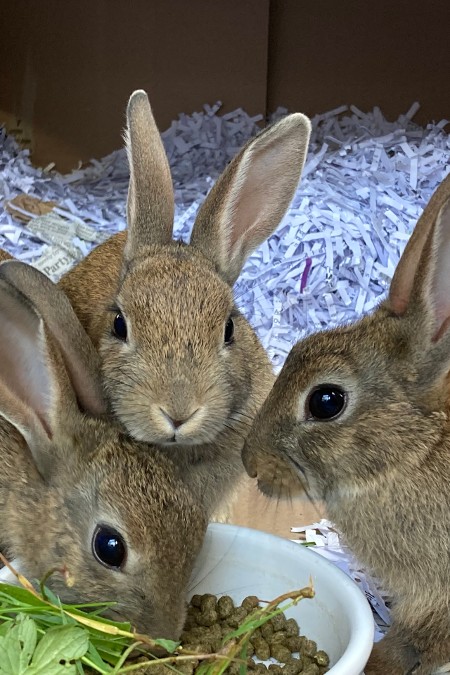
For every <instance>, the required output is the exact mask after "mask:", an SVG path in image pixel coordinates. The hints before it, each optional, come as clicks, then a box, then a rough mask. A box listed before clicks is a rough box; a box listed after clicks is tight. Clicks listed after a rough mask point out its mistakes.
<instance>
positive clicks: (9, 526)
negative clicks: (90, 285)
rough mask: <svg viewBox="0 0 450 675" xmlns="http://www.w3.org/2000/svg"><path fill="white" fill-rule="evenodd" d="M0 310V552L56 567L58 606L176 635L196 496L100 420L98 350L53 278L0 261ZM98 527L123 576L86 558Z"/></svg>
mask: <svg viewBox="0 0 450 675" xmlns="http://www.w3.org/2000/svg"><path fill="white" fill-rule="evenodd" d="M20 271H22V272H23V274H20V273H19V272H20ZM13 277H15V278H16V280H17V284H15V283H14V282H13V280H12V278H13ZM27 287H29V288H30V293H29V294H27V293H26V290H25V289H26V288H27ZM51 287H53V288H51ZM62 311H64V312H66V321H65V324H64V328H62V327H61V326H58V325H57V320H58V319H59V318H60V316H59V315H60V314H61V312H62ZM71 312H72V313H71ZM0 313H1V317H2V321H1V322H0V415H1V416H2V419H1V421H0V447H1V453H0V456H1V461H0V464H1V467H0V514H1V518H0V548H1V549H2V550H4V551H5V552H6V553H7V554H8V556H9V557H10V558H11V559H12V560H13V563H14V564H15V565H16V566H17V567H18V569H19V571H20V572H22V573H23V574H25V575H26V576H27V577H28V578H30V579H34V578H42V577H43V575H44V574H46V573H47V572H48V571H50V570H51V569H53V568H57V569H58V570H59V572H57V573H56V574H55V575H53V576H52V577H51V578H50V579H49V581H48V583H49V585H50V587H51V588H52V589H53V590H54V591H56V592H57V593H59V594H60V596H61V598H62V600H63V601H66V602H71V603H79V602H99V601H108V600H109V601H112V600H115V601H117V603H118V604H117V606H116V607H115V608H113V609H112V610H111V616H112V617H113V618H116V617H117V615H118V616H120V617H123V618H125V619H126V620H129V621H131V622H132V624H133V625H134V626H135V627H136V628H137V630H138V631H141V632H146V633H149V634H152V635H153V636H155V637H157V636H164V637H167V638H174V639H176V638H177V637H178V636H179V634H180V631H181V628H182V626H183V623H184V618H185V594H186V590H187V585H188V582H189V578H190V575H191V572H192V569H193V565H194V562H195V559H196V556H197V554H198V552H199V550H200V547H201V544H202V541H203V536H204V533H205V529H206V524H207V519H208V518H207V516H208V513H207V510H206V508H205V507H204V504H203V496H202V495H201V493H197V494H193V491H192V489H190V488H189V487H188V486H187V485H186V484H185V482H184V480H183V477H182V476H181V475H180V471H179V468H178V467H177V466H176V465H175V463H173V462H171V461H170V459H168V458H167V457H164V456H163V455H162V454H161V453H160V452H158V450H156V449H154V448H149V447H148V446H146V445H144V444H143V443H138V442H136V441H132V440H130V439H128V438H127V437H125V436H124V435H123V433H122V432H121V429H120V428H119V427H118V425H117V424H115V423H113V422H112V421H108V420H107V419H101V418H99V417H98V416H97V413H98V411H99V410H102V409H104V408H105V404H104V401H102V400H101V392H100V390H99V389H98V386H97V385H98V372H97V370H98V368H99V359H98V355H97V353H96V352H95V350H94V348H93V346H92V345H91V344H90V343H89V339H88V337H87V336H86V334H84V333H83V332H82V330H81V327H80V326H78V328H77V344H78V350H75V348H74V347H73V345H71V339H72V337H73V334H74V332H73V331H74V328H76V326H75V324H76V317H75V315H74V314H73V311H72V310H71V308H70V305H69V304H68V302H67V301H66V300H65V299H64V297H63V294H62V292H61V291H59V290H58V289H57V288H56V287H55V286H53V285H52V284H51V282H50V281H49V280H47V279H46V278H45V277H43V275H41V274H40V273H39V272H38V271H37V270H34V269H32V268H27V266H25V265H23V264H22V263H16V262H13V263H10V262H5V263H3V264H2V265H1V266H0ZM43 317H44V318H43ZM64 331H67V332H68V336H65V335H64ZM68 345H69V347H70V348H68ZM71 349H72V351H71ZM77 367H78V372H77ZM75 373H77V374H76V375H75ZM85 387H86V388H87V389H89V391H90V392H91V396H90V397H86V396H85V394H84V393H83V391H82V389H83V388H85ZM95 397H97V398H98V400H94V398H95ZM81 400H83V401H84V405H83V409H84V412H81V411H80V409H79V401H81ZM98 524H103V525H105V524H107V525H110V526H112V527H114V528H115V529H116V530H118V531H119V532H120V533H121V534H122V536H123V538H124V540H125V542H126V545H127V548H128V556H127V559H126V562H125V564H124V566H123V567H122V569H120V570H117V569H114V570H112V569H110V568H107V567H105V566H104V565H103V564H101V563H100V562H99V561H98V560H97V558H96V557H95V556H94V554H93V550H92V538H93V533H94V531H95V527H96V525H98ZM64 571H65V572H68V573H69V575H70V579H71V582H72V584H71V585H66V584H65V583H64V575H63V573H64Z"/></svg>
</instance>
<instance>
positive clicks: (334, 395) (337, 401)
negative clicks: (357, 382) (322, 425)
mask: <svg viewBox="0 0 450 675" xmlns="http://www.w3.org/2000/svg"><path fill="white" fill-rule="evenodd" d="M345 402H346V397H345V393H344V392H343V391H342V389H341V388H340V387H336V386H334V385H332V384H323V385H321V386H320V387H317V388H316V389H314V391H313V392H312V393H311V394H310V396H309V398H308V401H307V402H306V412H307V415H308V417H309V418H310V419H311V418H313V419H316V420H331V419H333V418H334V417H337V416H338V415H339V413H341V412H342V411H343V409H344V407H345Z"/></svg>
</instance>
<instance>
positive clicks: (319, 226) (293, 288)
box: [0, 103, 450, 637]
mask: <svg viewBox="0 0 450 675" xmlns="http://www.w3.org/2000/svg"><path fill="white" fill-rule="evenodd" d="M220 108H221V104H220V103H217V104H216V105H214V106H208V105H205V106H204V109H203V111H202V112H200V113H194V114H192V115H184V114H182V115H180V116H179V118H178V120H176V121H174V122H173V123H172V125H171V126H170V128H169V129H167V130H166V131H165V132H163V134H162V136H163V140H164V144H165V147H166V151H167V154H168V157H169V161H170V165H171V168H172V175H173V181H174V189H175V202H176V212H175V233H176V236H177V237H178V238H181V239H183V240H184V241H188V239H189V233H190V230H191V228H192V225H193V222H194V219H195V215H196V212H197V209H198V207H199V205H200V204H201V203H202V201H203V200H204V198H205V196H206V194H207V192H208V191H209V189H210V188H211V185H212V184H213V183H214V181H215V179H216V178H217V177H218V175H219V174H220V173H221V171H222V170H223V168H224V167H225V165H226V164H227V162H228V161H229V160H230V159H231V158H232V157H233V156H234V155H235V153H236V152H237V151H238V150H239V149H240V148H241V146H242V145H243V144H244V143H245V141H246V140H247V139H248V138H249V137H250V136H252V135H253V134H254V133H256V132H257V130H258V128H259V126H258V123H259V122H261V121H262V120H263V117H262V116H261V115H260V116H255V117H250V116H248V115H247V114H246V113H245V112H244V111H243V110H241V109H238V110H235V111H233V112H229V113H226V114H222V115H221V114H220ZM418 108H419V105H418V104H417V103H414V104H413V105H412V106H411V108H410V110H409V111H408V112H406V114H404V115H401V116H400V117H399V118H398V120H396V121H395V122H389V121H387V120H386V119H385V118H384V117H383V115H382V112H381V111H380V110H379V109H378V108H375V109H374V110H373V111H372V112H369V113H364V112H362V111H360V110H359V109H358V108H356V107H355V106H341V107H340V108H337V109H335V110H331V111H329V112H327V113H325V114H322V115H317V116H316V117H315V118H314V119H313V120H312V123H313V133H312V139H311V144H310V151H309V155H308V159H307V163H306V165H305V169H304V172H303V176H302V180H301V182H300V185H299V187H298V190H297V193H296V195H295V198H294V200H293V202H292V205H291V207H290V209H289V210H288V212H287V214H286V216H285V217H284V219H283V221H282V222H281V224H280V226H279V227H278V229H277V231H276V232H275V234H273V235H272V237H270V239H269V240H268V241H267V242H266V243H264V244H263V245H262V246H261V247H260V248H259V249H258V250H257V251H256V252H255V253H254V254H253V255H252V256H251V257H250V258H249V260H248V261H247V264H246V265H245V268H244V270H243V273H242V274H241V276H240V278H239V280H238V281H237V283H236V286H235V295H236V299H237V303H238V305H239V307H240V308H241V309H242V311H243V312H244V314H245V315H246V316H247V318H248V319H249V321H250V322H251V324H252V325H253V327H254V328H255V330H256V332H257V333H258V335H259V337H260V339H261V341H262V343H263V345H264V346H265V348H266V349H267V350H268V352H269V354H270V357H271V359H272V363H273V366H274V369H275V370H276V371H279V369H280V368H281V366H282V364H283V362H284V359H285V358H286V356H287V354H288V352H289V350H290V349H291V347H292V345H293V344H294V343H295V342H296V341H297V340H299V339H300V338H301V337H303V336H305V335H307V334H308V333H311V332H312V331H315V330H320V329H323V328H326V327H332V326H334V325H337V324H341V323H344V322H348V321H351V320H353V319H355V318H357V317H359V316H360V315H361V314H364V313H365V312H368V311H370V310H371V309H373V308H374V307H375V306H376V305H377V303H378V302H379V301H380V300H381V299H382V298H383V295H384V294H385V292H386V289H387V287H388V285H389V282H390V279H391V277H392V274H393V272H394V269H395V267H396V264H397V262H398V260H399V257H400V255H401V253H402V251H403V248H404V246H405V243H406V241H407V239H408V237H409V235H410V233H411V231H412V229H413V227H414V225H415V223H416V221H417V219H418V217H419V215H420V214H421V212H422V209H423V207H424V206H425V204H426V203H427V201H428V199H429V198H430V196H431V194H432V193H433V191H434V190H435V188H436V187H437V186H438V184H439V183H440V182H441V181H442V180H443V178H444V177H445V176H446V175H447V173H448V172H449V170H450V140H449V135H448V133H447V132H446V124H447V123H446V121H445V120H443V121H441V122H438V123H433V124H428V125H427V126H426V127H425V128H422V127H420V126H418V125H417V124H415V123H414V122H413V117H414V115H415V113H416V112H417V110H418ZM284 114H286V111H285V110H282V109H280V110H278V111H277V112H276V113H275V115H273V118H274V119H276V118H279V117H281V116H282V115H284ZM128 176H129V172H128V165H127V160H126V155H125V152H124V150H118V151H116V152H113V153H112V154H110V155H108V156H107V157H105V158H103V159H101V160H92V161H91V162H90V164H89V165H88V166H86V167H83V168H81V167H80V168H79V169H77V170H75V171H73V172H72V173H70V174H68V175H60V174H58V173H57V172H55V171H54V170H53V167H52V166H49V167H46V168H44V169H38V168H35V167H33V166H32V165H31V163H30V159H29V152H28V150H24V149H21V148H20V147H19V146H18V145H17V144H16V142H15V140H14V139H13V138H12V137H11V136H8V135H7V134H6V133H5V131H4V130H3V131H2V130H0V199H1V205H0V248H4V249H6V250H7V251H9V252H10V253H11V254H13V255H14V256H15V257H17V258H19V259H21V260H24V261H26V262H29V263H31V264H33V265H35V266H37V267H39V269H41V270H42V271H44V272H45V273H46V274H48V276H50V277H51V278H52V279H54V280H57V279H59V278H60V276H61V275H62V274H63V273H64V272H66V271H67V270H68V269H70V267H71V266H72V265H74V264H75V263H76V262H77V261H78V260H80V259H81V258H82V257H83V256H85V255H86V254H87V253H88V252H89V251H90V250H91V248H92V247H93V246H95V245H97V244H98V243H100V242H101V241H103V240H104V239H106V238H107V237H109V236H110V235H111V234H113V233H115V232H117V231H118V230H122V229H124V228H125V226H126V222H125V215H126V214H125V207H126V195H127V187H128ZM293 530H294V531H296V532H300V531H301V533H302V534H301V536H302V537H303V538H306V540H307V541H310V542H314V543H315V544H316V550H317V551H318V552H319V553H321V554H322V555H325V556H326V557H328V558H329V559H331V560H332V561H333V562H334V563H335V564H337V565H339V566H340V567H341V568H342V569H343V570H344V571H345V572H346V573H347V574H349V575H350V576H351V577H352V578H354V579H355V580H356V582H357V583H358V584H359V585H360V587H361V588H362V590H363V591H364V592H365V593H366V595H367V597H368V599H369V601H370V602H371V604H372V607H373V609H374V613H375V618H376V621H377V637H380V635H381V634H382V633H383V631H384V630H385V627H386V626H387V625H388V624H389V608H388V603H387V604H386V602H387V599H386V597H385V595H384V594H383V592H382V591H381V590H380V588H379V584H378V583H377V582H376V580H374V579H372V578H371V577H370V575H369V574H368V573H367V571H365V570H363V569H362V568H361V566H360V565H359V564H358V563H357V562H356V561H354V560H353V558H352V556H351V553H350V552H349V551H348V550H347V549H346V548H345V546H343V545H342V544H341V542H340V539H339V533H337V532H336V531H335V530H334V528H333V526H332V524H331V523H328V522H327V521H321V522H320V523H314V524H313V525H311V526H309V527H304V528H293Z"/></svg>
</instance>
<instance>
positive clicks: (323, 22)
mask: <svg viewBox="0 0 450 675" xmlns="http://www.w3.org/2000/svg"><path fill="white" fill-rule="evenodd" d="M449 27H450V3H448V2H442V0H427V2H424V1H423V0H394V1H393V0H376V2H367V1H366V2H361V0H340V1H339V2H337V1H336V0H318V1H316V2H311V1H310V2H301V1H300V0H271V12H270V41H269V45H270V47H269V71H268V109H269V110H274V109H276V107H277V106H279V105H281V106H286V107H287V108H289V109H290V110H291V111H295V110H299V111H302V112H305V113H306V114H309V115H314V114H316V113H321V112H326V111H327V110H330V109H332V108H335V107H337V106H340V105H342V104H354V105H356V106H358V107H359V108H360V109H361V110H370V109H372V108H373V107H374V106H380V108H381V110H382V111H383V113H384V114H385V115H386V116H387V117H388V119H396V118H397V117H398V115H400V114H401V113H405V112H407V110H408V109H409V107H410V105H411V104H412V103H413V102H414V101H419V103H421V109H420V111H419V113H418V114H417V115H416V117H415V118H414V119H415V121H417V122H418V123H421V124H424V123H426V122H428V121H430V120H436V121H437V120H441V119H443V118H446V119H449V118H450V88H449V87H448V86H446V78H447V74H448V73H449V72H450V49H449V41H448V32H449Z"/></svg>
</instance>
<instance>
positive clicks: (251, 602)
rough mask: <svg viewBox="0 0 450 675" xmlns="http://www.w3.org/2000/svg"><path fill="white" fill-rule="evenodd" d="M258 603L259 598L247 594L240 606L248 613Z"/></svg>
mask: <svg viewBox="0 0 450 675" xmlns="http://www.w3.org/2000/svg"><path fill="white" fill-rule="evenodd" d="M258 605H259V600H258V598H257V597H256V595H249V596H248V597H247V598H244V599H243V601H242V602H241V607H243V608H244V609H245V610H247V612H248V613H249V614H250V612H252V611H253V610H254V609H256V607H258Z"/></svg>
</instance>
